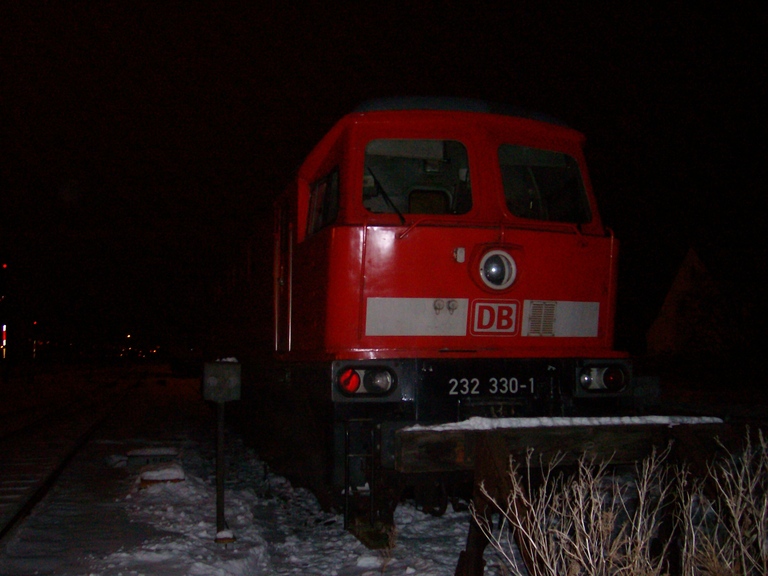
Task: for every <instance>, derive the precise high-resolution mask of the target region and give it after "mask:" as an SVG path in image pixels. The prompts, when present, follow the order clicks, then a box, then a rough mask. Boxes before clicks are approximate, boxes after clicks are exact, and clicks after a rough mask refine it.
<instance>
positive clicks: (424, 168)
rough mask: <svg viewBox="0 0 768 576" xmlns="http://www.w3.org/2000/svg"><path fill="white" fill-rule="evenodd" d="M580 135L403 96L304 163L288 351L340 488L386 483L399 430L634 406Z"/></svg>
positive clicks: (289, 216) (362, 115)
mask: <svg viewBox="0 0 768 576" xmlns="http://www.w3.org/2000/svg"><path fill="white" fill-rule="evenodd" d="M583 142H584V138H583V136H582V135H581V134H580V133H578V132H576V131H574V130H572V129H570V128H567V127H564V126H562V125H560V124H558V123H555V122H552V121H545V120H542V119H537V118H534V117H526V116H522V115H512V114H509V113H502V112H496V111H495V110H493V109H492V107H490V106H488V105H486V104H484V103H480V102H475V101H451V100H447V101H446V100H426V99H416V100H389V101H379V102H376V103H371V104H369V105H366V106H364V107H362V108H360V109H358V110H357V111H356V112H354V113H352V114H349V115H347V116H346V117H344V118H343V119H342V120H341V121H340V122H339V123H338V124H337V125H336V126H335V127H334V128H333V129H332V130H331V131H330V133H329V134H328V135H327V136H326V137H325V138H324V139H323V140H322V141H321V142H320V143H319V144H318V145H317V147H316V148H315V149H314V150H313V151H312V152H311V154H310V155H309V157H308V158H307V159H306V161H305V162H304V163H303V164H302V166H301V167H300V169H299V171H298V177H297V178H296V180H295V181H294V183H293V184H292V185H291V186H290V187H289V189H288V190H287V192H286V193H285V194H284V195H283V196H282V197H281V198H280V199H279V200H278V202H277V211H276V214H277V216H276V234H275V238H276V243H275V247H276V248H275V267H274V287H275V290H274V298H275V299H274V307H275V350H276V352H277V356H278V358H279V359H280V360H282V361H284V363H285V364H284V365H285V366H286V369H287V371H288V372H289V374H290V381H291V385H292V386H293V387H294V388H295V389H296V390H297V391H298V392H300V393H301V395H302V397H304V398H307V399H308V400H309V404H310V405H311V412H312V414H313V420H314V422H313V424H314V423H317V422H323V423H327V425H328V428H327V430H325V431H323V430H318V438H320V439H322V440H323V442H324V445H327V446H328V447H329V448H328V450H329V456H328V459H329V461H331V465H330V466H329V469H330V470H332V471H335V472H334V473H333V484H334V485H337V486H350V483H352V484H353V485H359V484H360V483H368V485H371V484H375V483H376V481H377V480H376V478H373V477H372V472H371V471H372V470H376V469H379V468H380V469H383V470H386V469H388V468H390V467H391V464H392V462H393V456H392V454H391V453H390V452H391V448H392V446H391V444H392V441H391V438H389V436H391V435H392V434H393V430H395V429H397V428H398V427H402V426H406V425H409V424H414V423H436V422H447V421H456V420H461V419H465V418H468V417H470V416H476V415H479V416H516V415H542V416H543V415H562V414H583V413H593V412H595V411H598V410H605V409H606V407H610V408H609V409H611V410H615V409H617V407H619V406H621V405H622V404H627V403H628V402H630V401H631V399H632V396H633V383H632V377H631V365H630V363H629V361H628V359H627V358H626V355H625V354H622V353H619V352H616V351H615V350H614V349H613V322H614V310H615V300H616V277H617V255H618V243H617V241H616V239H615V238H614V237H613V235H612V234H611V233H610V231H608V230H607V229H606V228H605V227H604V226H603V224H602V222H601V220H600V216H599V213H598V210H597V206H596V204H595V198H594V195H593V192H592V188H591V184H590V181H589V177H588V173H587V167H586V164H585V160H584V155H583V150H582V146H583ZM361 454H362V455H364V456H360V455H361ZM358 456H360V458H359V459H360V463H356V461H355V459H356V458H358ZM372 462H373V464H372ZM342 476H343V478H342ZM356 476H357V479H356Z"/></svg>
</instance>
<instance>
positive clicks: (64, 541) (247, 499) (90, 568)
mask: <svg viewBox="0 0 768 576" xmlns="http://www.w3.org/2000/svg"><path fill="white" fill-rule="evenodd" d="M185 387H186V389H185ZM198 388H199V385H198V383H196V382H191V381H188V382H186V383H184V381H181V382H175V381H174V380H172V379H168V380H167V381H165V380H161V381H158V382H153V381H151V380H150V381H146V382H144V383H143V384H142V385H141V386H140V387H139V388H138V389H137V390H136V391H135V392H134V393H132V395H131V398H130V399H129V401H128V402H127V403H126V405H125V406H124V407H123V408H122V409H121V410H120V413H119V414H118V415H116V417H115V418H113V419H111V420H110V421H109V422H107V423H106V425H105V426H103V427H102V428H101V429H100V430H99V431H97V433H96V434H95V436H94V438H93V440H92V441H91V442H90V443H89V444H88V445H87V446H86V448H85V450H84V451H83V452H82V453H80V454H78V456H77V457H76V458H74V459H73V461H72V462H71V463H70V465H69V466H68V467H67V469H65V471H64V472H63V473H62V475H61V477H60V478H59V482H58V483H57V485H56V487H55V489H54V490H53V491H52V492H51V493H49V494H48V495H47V496H46V498H45V499H44V500H42V501H41V502H40V503H39V504H38V505H37V506H36V507H35V509H34V510H33V511H32V513H31V514H30V516H29V517H28V518H27V519H26V520H25V521H24V523H23V524H22V525H21V526H20V527H19V528H18V529H17V530H16V531H15V532H14V534H13V535H12V536H11V538H10V539H9V540H8V541H7V542H6V544H5V545H4V547H3V548H2V549H0V576H28V575H32V574H41V575H43V574H54V575H56V576H139V575H143V576H155V575H157V576H160V575H163V576H186V575H190V576H198V575H199V576H203V575H212V576H230V575H232V576H235V575H260V574H265V575H266V574H270V575H271V574H275V575H294V574H295V575H301V576H308V575H314V574H317V575H320V574H323V575H338V576H366V575H379V574H392V575H399V574H418V575H426V576H429V575H435V576H438V575H448V574H453V573H454V571H455V567H456V562H457V560H458V556H459V553H460V551H461V550H463V548H464V546H465V543H466V534H467V529H468V526H469V522H470V516H469V513H468V512H466V511H462V512H455V511H452V510H450V508H449V511H448V512H447V513H446V514H445V515H444V516H443V517H440V518H435V517H432V516H429V515H426V514H424V513H422V512H420V511H418V510H416V509H415V508H414V507H413V506H412V505H409V504H407V503H406V504H403V505H401V506H400V507H398V509H397V510H396V512H395V519H396V523H397V529H398V531H397V534H396V540H395V545H394V547H393V548H392V549H391V550H386V551H374V550H369V549H367V548H365V546H363V545H362V544H361V543H360V542H359V541H358V540H357V539H356V538H354V537H353V536H352V535H351V534H349V533H348V532H347V531H345V530H344V527H343V518H342V516H340V515H336V514H332V513H327V512H324V511H322V510H321V509H320V507H319V505H318V503H317V501H316V499H315V498H314V496H313V495H312V494H310V493H309V492H308V491H306V490H304V489H300V488H295V487H293V486H292V485H291V484H290V483H289V482H288V481H287V480H286V479H285V478H283V477H281V476H279V475H276V474H274V473H272V472H271V471H270V470H269V469H268V467H267V466H266V465H265V464H264V463H263V462H262V461H261V460H259V458H258V456H257V455H256V454H255V453H254V452H253V451H252V450H251V449H250V448H248V447H246V446H244V445H243V442H242V441H241V440H240V439H239V438H238V437H237V436H236V435H235V434H234V433H232V432H229V431H228V433H227V450H228V453H227V473H226V484H225V486H226V490H225V502H226V508H225V517H226V520H227V523H228V527H229V529H230V531H231V533H232V535H233V536H234V538H235V542H234V543H232V544H222V543H217V542H216V539H217V526H216V488H215V485H216V482H215V475H216V471H215V434H213V433H212V431H213V430H214V429H215V425H214V423H215V416H214V414H215V413H214V412H212V411H211V410H210V407H209V406H206V404H205V403H204V402H203V401H202V400H201V399H200V397H199V392H198ZM129 455H130V456H129ZM174 455H176V456H174ZM169 458H170V459H171V461H170V462H168V463H163V462H160V461H158V460H164V459H169ZM219 536H222V535H221V534H219ZM486 558H487V560H488V561H489V564H492V565H493V564H494V563H496V565H498V560H496V559H495V558H494V557H493V552H492V551H490V550H489V551H488V552H487V554H486ZM500 570H501V569H500V568H498V567H497V568H493V567H489V569H488V570H486V573H488V574H494V573H501V572H500Z"/></svg>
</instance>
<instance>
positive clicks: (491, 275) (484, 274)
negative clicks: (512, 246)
mask: <svg viewBox="0 0 768 576" xmlns="http://www.w3.org/2000/svg"><path fill="white" fill-rule="evenodd" d="M516 277H517V265H516V264H515V260H514V259H513V258H512V256H510V255H509V254H507V253H506V252H504V251H503V250H491V251H490V252H488V253H487V254H485V256H483V258H482V259H481V260H480V278H481V279H482V280H483V283H484V284H485V285H486V286H488V287H489V288H493V289H494V290H504V289H505V288H509V287H510V286H511V285H512V283H513V282H514V281H515V278H516Z"/></svg>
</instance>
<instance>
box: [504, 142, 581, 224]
mask: <svg viewBox="0 0 768 576" xmlns="http://www.w3.org/2000/svg"><path fill="white" fill-rule="evenodd" d="M499 164H500V166H501V177H502V181H503V184H504V197H505V200H506V203H507V208H508V209H509V211H510V212H511V213H512V214H514V215H515V216H518V217H520V218H531V219H535V220H546V221H549V222H568V223H572V224H584V223H586V222H589V221H590V220H591V219H592V216H591V212H590V209H589V203H588V200H587V195H586V192H585V191H584V184H583V182H582V179H581V172H580V171H579V166H578V164H577V163H576V160H575V159H574V158H572V157H571V156H569V155H567V154H563V153H562V152H552V151H550V150H540V149H538V148H529V147H527V146H517V145H512V144H504V145H502V146H501V147H500V148H499Z"/></svg>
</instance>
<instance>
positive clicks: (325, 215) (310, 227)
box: [307, 169, 339, 236]
mask: <svg viewBox="0 0 768 576" xmlns="http://www.w3.org/2000/svg"><path fill="white" fill-rule="evenodd" d="M338 212H339V170H338V169H334V170H333V171H331V172H330V173H329V174H328V175H326V176H324V177H323V178H320V179H319V180H317V181H315V183H314V184H312V185H311V187H310V191H309V218H307V236H309V235H311V234H314V233H315V232H317V231H318V230H321V229H322V228H325V227H326V226H328V225H329V224H331V223H333V222H334V221H335V220H336V215H337V214H338Z"/></svg>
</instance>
